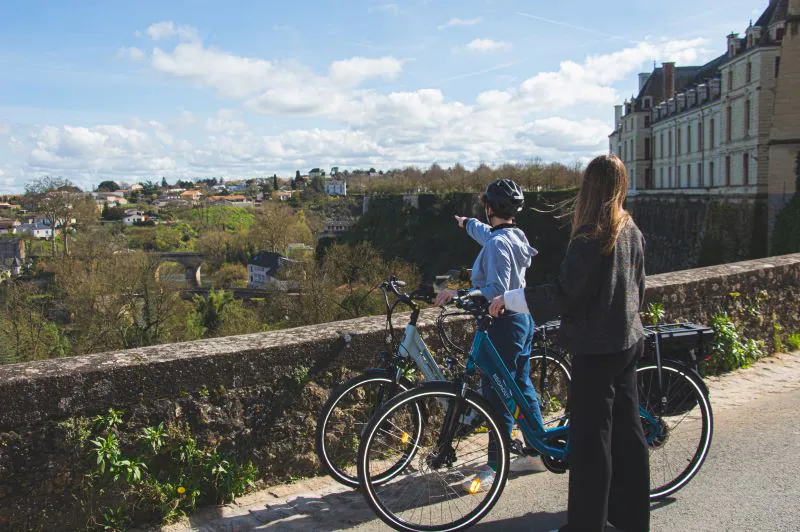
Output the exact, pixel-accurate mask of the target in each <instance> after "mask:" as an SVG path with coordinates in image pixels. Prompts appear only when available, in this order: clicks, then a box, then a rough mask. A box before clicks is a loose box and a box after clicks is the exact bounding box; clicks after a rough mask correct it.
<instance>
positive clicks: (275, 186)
mask: <svg viewBox="0 0 800 532" xmlns="http://www.w3.org/2000/svg"><path fill="white" fill-rule="evenodd" d="M279 188H280V187H279V186H278V174H273V175H272V190H278V189H279Z"/></svg>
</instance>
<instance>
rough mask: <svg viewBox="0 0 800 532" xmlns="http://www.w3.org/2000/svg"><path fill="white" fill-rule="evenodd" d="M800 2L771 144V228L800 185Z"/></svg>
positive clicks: (792, 18)
mask: <svg viewBox="0 0 800 532" xmlns="http://www.w3.org/2000/svg"><path fill="white" fill-rule="evenodd" d="M798 87H800V0H791V1H790V3H789V9H788V17H787V21H786V29H785V32H784V35H783V43H782V44H781V63H780V72H779V74H778V83H777V87H776V92H775V113H774V117H773V120H772V129H771V132H770V141H769V185H768V193H769V203H770V208H769V221H768V224H769V228H770V229H772V226H773V224H774V221H775V217H776V216H777V214H778V213H779V212H780V211H781V209H783V207H784V206H785V205H786V204H787V203H788V202H789V201H790V200H791V198H792V196H793V195H794V194H795V193H796V192H797V191H798V183H800V97H798V94H800V91H798Z"/></svg>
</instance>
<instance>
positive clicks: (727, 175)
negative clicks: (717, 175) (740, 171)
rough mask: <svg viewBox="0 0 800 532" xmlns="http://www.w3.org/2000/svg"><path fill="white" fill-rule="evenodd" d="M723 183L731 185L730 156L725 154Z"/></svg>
mask: <svg viewBox="0 0 800 532" xmlns="http://www.w3.org/2000/svg"><path fill="white" fill-rule="evenodd" d="M725 184H726V185H727V186H731V156H730V155H726V156H725Z"/></svg>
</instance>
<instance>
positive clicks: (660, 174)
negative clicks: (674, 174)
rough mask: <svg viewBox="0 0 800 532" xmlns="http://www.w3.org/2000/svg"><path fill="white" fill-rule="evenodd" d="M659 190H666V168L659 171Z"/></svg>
mask: <svg viewBox="0 0 800 532" xmlns="http://www.w3.org/2000/svg"><path fill="white" fill-rule="evenodd" d="M658 188H664V167H663V166H662V167H661V168H659V169H658Z"/></svg>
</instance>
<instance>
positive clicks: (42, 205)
mask: <svg viewBox="0 0 800 532" xmlns="http://www.w3.org/2000/svg"><path fill="white" fill-rule="evenodd" d="M25 195H26V196H27V197H28V200H29V201H30V202H31V203H33V204H34V205H35V207H36V210H38V211H39V212H40V213H42V214H43V215H45V216H46V217H47V218H48V219H49V220H50V225H51V228H52V230H53V233H52V236H51V237H50V238H51V243H52V253H53V257H55V255H56V230H57V229H58V228H60V229H61V232H62V234H63V235H64V254H65V255H68V254H69V232H70V230H71V228H72V214H73V213H72V210H73V204H74V203H75V202H76V201H77V200H78V198H79V195H80V189H79V188H77V187H75V186H74V185H73V184H72V182H71V181H69V180H68V179H62V178H57V177H50V176H46V177H40V178H38V179H35V180H34V181H31V182H29V183H28V184H27V185H26V186H25Z"/></svg>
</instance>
